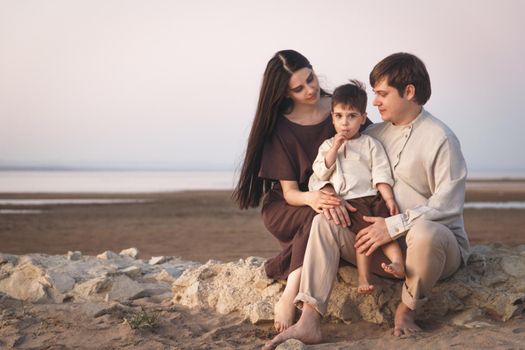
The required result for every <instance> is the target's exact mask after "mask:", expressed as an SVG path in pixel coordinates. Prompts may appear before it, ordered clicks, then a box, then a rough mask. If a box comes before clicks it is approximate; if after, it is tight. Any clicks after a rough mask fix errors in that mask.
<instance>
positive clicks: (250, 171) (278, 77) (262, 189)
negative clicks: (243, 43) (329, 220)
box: [233, 50, 349, 332]
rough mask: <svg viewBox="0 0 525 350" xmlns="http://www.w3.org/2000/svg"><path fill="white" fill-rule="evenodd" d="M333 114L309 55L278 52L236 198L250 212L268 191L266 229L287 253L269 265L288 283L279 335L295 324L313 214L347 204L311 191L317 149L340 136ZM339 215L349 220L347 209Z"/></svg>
mask: <svg viewBox="0 0 525 350" xmlns="http://www.w3.org/2000/svg"><path fill="white" fill-rule="evenodd" d="M329 116H330V95H329V94H328V93H326V92H325V91H324V90H323V89H321V88H320V86H319V81H318V79H317V76H316V75H315V73H314V71H313V68H312V65H311V64H310V62H309V61H308V60H307V59H306V57H304V56H303V55H301V54H300V53H298V52H297V51H293V50H283V51H279V52H277V53H276V54H275V55H274V56H273V57H272V58H271V59H270V61H269V62H268V65H267V66H266V70H265V72H264V76H263V82H262V86H261V91H260V94H259V102H258V105H257V110H256V113H255V118H254V121H253V125H252V129H251V132H250V136H249V138H248V146H247V149H246V154H245V159H244V163H243V165H242V169H241V174H240V179H239V183H238V184H237V187H236V189H235V191H234V194H233V196H234V199H235V200H236V201H237V203H238V204H239V207H240V208H241V209H247V208H250V207H257V206H258V205H259V204H260V201H261V198H262V196H263V194H264V200H263V206H262V218H263V221H264V224H265V226H266V228H267V229H268V231H270V232H271V233H272V234H273V235H274V236H275V237H276V238H277V239H278V240H279V243H280V244H281V246H282V248H283V250H282V252H281V253H280V254H279V255H277V256H276V257H274V258H272V259H269V260H268V261H267V262H266V264H265V270H266V274H267V275H268V277H270V278H273V279H287V283H286V288H285V290H284V292H283V295H282V297H281V299H280V300H279V301H278V302H277V304H276V305H275V310H274V311H275V312H274V314H275V321H274V322H275V328H276V329H277V331H279V332H282V331H283V330H285V329H286V328H288V327H289V326H291V325H292V323H293V319H294V316H295V306H294V303H293V301H294V298H295V296H296V295H297V292H298V290H299V282H300V277H301V266H302V263H303V257H304V252H305V249H306V244H307V242H308V236H309V232H310V227H311V223H312V219H313V217H314V216H315V215H316V214H317V213H322V212H323V209H333V208H339V209H338V210H340V208H341V205H344V204H342V202H341V200H340V199H339V198H338V197H337V196H335V195H333V194H332V192H328V191H325V190H320V191H311V192H308V179H309V177H310V175H311V174H312V163H313V161H314V159H315V157H316V155H317V152H318V148H319V146H320V145H321V143H322V142H323V141H324V140H325V139H328V138H330V137H332V136H333V135H334V134H335V130H334V128H333V125H332V123H331V119H330V118H329ZM338 216H339V218H341V221H347V223H349V220H348V215H347V213H346V212H344V214H343V213H342V212H341V213H340V214H338Z"/></svg>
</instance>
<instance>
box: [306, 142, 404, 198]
mask: <svg viewBox="0 0 525 350" xmlns="http://www.w3.org/2000/svg"><path fill="white" fill-rule="evenodd" d="M333 144H334V138H333V137H332V138H330V139H328V140H326V141H324V142H323V143H322V144H321V146H320V147H319V153H318V154H317V157H316V158H315V161H314V163H313V165H312V169H313V171H314V175H312V176H311V177H310V181H309V183H308V187H309V189H310V191H315V190H319V189H321V188H323V187H324V186H325V185H326V184H328V183H329V184H331V185H332V186H333V187H334V190H335V191H336V192H337V194H338V195H339V196H341V197H343V198H344V199H354V198H361V197H366V196H375V195H376V194H377V189H376V187H377V184H378V183H387V184H389V185H390V186H393V185H394V181H393V179H392V172H391V170H390V164H389V163H388V158H387V155H386V153H385V150H384V149H383V146H382V145H381V143H380V142H379V141H377V140H376V139H374V138H373V137H371V136H368V135H361V136H359V137H357V138H355V139H351V140H347V141H345V143H344V144H343V146H341V147H340V148H339V149H338V150H337V157H336V160H335V162H334V164H333V165H332V166H331V167H330V168H327V167H326V163H325V156H326V153H327V152H328V151H329V150H330V148H332V145H333ZM345 154H346V156H345Z"/></svg>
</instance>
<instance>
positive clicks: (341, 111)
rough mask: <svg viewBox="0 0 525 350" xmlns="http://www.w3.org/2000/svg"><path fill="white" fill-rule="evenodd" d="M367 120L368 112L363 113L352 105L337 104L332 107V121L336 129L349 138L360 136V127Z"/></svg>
mask: <svg viewBox="0 0 525 350" xmlns="http://www.w3.org/2000/svg"><path fill="white" fill-rule="evenodd" d="M365 121H366V113H363V114H361V112H359V111H358V110H357V109H354V108H353V107H351V106H347V105H343V104H340V103H338V104H336V105H335V106H334V108H333V109H332V122H333V123H334V127H335V131H336V132H337V133H338V134H342V135H343V136H344V137H345V138H346V139H347V140H350V139H352V138H354V137H357V136H359V128H360V127H361V125H363V124H364V123H365Z"/></svg>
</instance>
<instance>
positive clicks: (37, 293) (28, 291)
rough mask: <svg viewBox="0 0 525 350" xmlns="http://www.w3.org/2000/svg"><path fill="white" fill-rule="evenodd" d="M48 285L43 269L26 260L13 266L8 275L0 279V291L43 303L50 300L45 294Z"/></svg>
mask: <svg viewBox="0 0 525 350" xmlns="http://www.w3.org/2000/svg"><path fill="white" fill-rule="evenodd" d="M48 286H49V283H48V282H47V280H46V278H45V271H44V270H43V269H42V268H40V267H38V266H35V265H33V264H31V263H29V262H26V263H24V264H22V265H21V266H20V265H18V266H17V267H15V268H14V270H13V271H12V273H11V274H10V275H9V277H7V278H4V279H3V280H1V281H0V292H3V293H5V294H7V295H9V296H10V297H12V298H15V299H20V300H27V301H31V302H35V303H45V302H49V301H52V300H50V299H51V298H50V297H49V295H48V294H47V287H48Z"/></svg>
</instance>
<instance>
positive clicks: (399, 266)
mask: <svg viewBox="0 0 525 350" xmlns="http://www.w3.org/2000/svg"><path fill="white" fill-rule="evenodd" d="M381 267H382V268H383V270H385V272H386V273H389V274H391V275H394V277H396V278H399V279H402V278H405V266H404V265H403V263H400V262H391V263H390V264H388V265H387V264H385V263H382V264H381Z"/></svg>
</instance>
